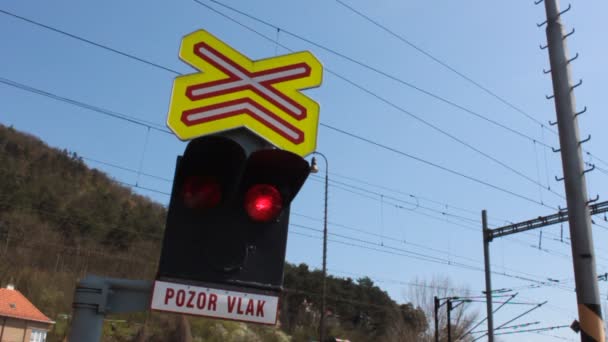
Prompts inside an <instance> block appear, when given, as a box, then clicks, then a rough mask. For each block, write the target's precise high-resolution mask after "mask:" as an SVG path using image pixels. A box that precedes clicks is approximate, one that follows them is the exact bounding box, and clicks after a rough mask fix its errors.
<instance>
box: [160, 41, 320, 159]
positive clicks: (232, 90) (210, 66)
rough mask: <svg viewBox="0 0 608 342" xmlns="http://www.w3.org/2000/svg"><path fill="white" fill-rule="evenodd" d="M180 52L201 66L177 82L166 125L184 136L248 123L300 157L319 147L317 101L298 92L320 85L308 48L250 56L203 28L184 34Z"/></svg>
mask: <svg viewBox="0 0 608 342" xmlns="http://www.w3.org/2000/svg"><path fill="white" fill-rule="evenodd" d="M179 56H180V58H181V59H182V60H183V61H185V62H186V63H188V64H190V65H191V66H193V67H194V68H196V69H198V70H200V71H201V72H199V73H195V74H190V75H184V76H178V77H177V78H176V79H175V82H174V84H173V93H172V95H171V104H170V107H169V115H168V118H167V125H168V126H169V127H170V128H171V129H172V130H173V132H174V133H175V134H176V135H177V136H178V137H179V138H180V139H182V140H189V139H193V138H196V137H199V136H202V135H207V134H212V133H217V132H222V131H226V130H230V129H234V128H238V127H246V128H248V129H249V130H251V131H253V132H254V133H256V134H258V135H259V136H261V137H262V138H264V139H266V140H267V141H269V142H270V143H272V144H273V145H275V146H277V147H279V148H282V149H285V150H289V151H292V152H294V153H297V154H299V155H301V156H305V155H307V154H309V153H311V152H313V151H314V150H315V148H316V141H317V126H318V123H319V105H318V104H317V103H316V102H314V101H313V100H311V99H310V98H308V97H307V96H305V95H304V94H302V93H301V92H300V91H299V90H302V89H307V88H312V87H318V86H319V85H320V84H321V79H322V72H323V69H322V66H321V63H319V61H318V60H317V59H316V58H315V57H314V56H313V55H312V54H311V53H310V52H307V51H305V52H297V53H293V54H288V55H283V56H277V57H273V58H267V59H261V60H257V61H252V60H250V59H249V58H247V57H246V56H244V55H242V54H241V53H239V52H238V51H236V50H234V49H233V48H231V47H230V46H228V45H227V44H225V43H224V42H222V41H221V40H219V39H217V38H216V37H214V36H213V35H211V34H210V33H208V32H206V31H203V30H200V31H196V32H193V33H191V34H189V35H187V36H186V37H184V39H183V41H182V46H181V48H180V54H179Z"/></svg>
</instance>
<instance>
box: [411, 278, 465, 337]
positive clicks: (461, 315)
mask: <svg viewBox="0 0 608 342" xmlns="http://www.w3.org/2000/svg"><path fill="white" fill-rule="evenodd" d="M469 295H470V291H469V290H468V289H467V288H466V287H455V286H454V285H453V284H452V282H451V281H450V279H449V278H447V277H433V278H432V279H430V280H420V279H416V280H415V281H414V283H412V284H411V285H410V287H409V288H408V290H407V292H406V295H405V296H406V300H407V301H411V302H412V303H413V304H414V305H416V306H417V307H419V308H420V309H422V310H423V311H424V314H425V316H426V319H427V323H428V324H427V327H428V328H427V330H426V332H425V334H424V335H423V336H421V337H420V341H421V342H433V341H435V297H437V298H440V299H441V300H440V302H441V303H442V304H443V303H445V302H446V299H447V298H454V297H458V298H461V299H463V298H466V297H468V296H469ZM457 303H460V301H458V300H455V301H454V306H455V308H454V309H453V310H452V311H451V313H450V316H451V317H450V321H451V335H452V341H456V338H457V337H460V336H461V335H462V334H463V333H465V332H466V331H468V329H469V328H470V327H471V326H472V325H473V322H474V321H475V319H476V317H477V312H470V310H469V304H470V303H468V302H462V304H460V305H458V306H456V304H457ZM438 321H439V324H438V325H439V329H438V331H439V341H441V342H443V341H447V305H446V304H443V305H442V306H441V307H440V308H439V310H438ZM459 341H463V342H465V341H471V336H470V335H469V336H466V337H463V338H461V339H460V340H459Z"/></svg>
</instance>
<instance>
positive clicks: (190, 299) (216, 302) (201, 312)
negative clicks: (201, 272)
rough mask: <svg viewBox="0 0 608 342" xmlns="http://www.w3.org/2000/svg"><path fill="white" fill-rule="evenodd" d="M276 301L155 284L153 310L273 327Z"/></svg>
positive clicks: (249, 294) (168, 283) (277, 300)
mask: <svg viewBox="0 0 608 342" xmlns="http://www.w3.org/2000/svg"><path fill="white" fill-rule="evenodd" d="M278 306H279V299H278V297H276V296H266V295H260V294H253V293H244V292H237V291H228V290H222V289H213V288H207V287H199V286H190V285H183V284H177V283H170V282H164V281H156V282H155V284H154V293H153V294H152V305H151V307H152V309H154V310H160V311H168V312H176V313H183V314H190V315H195V316H205V317H212V318H221V319H230V320H235V321H243V322H252V323H261V324H268V325H274V324H275V323H276V320H277V310H278Z"/></svg>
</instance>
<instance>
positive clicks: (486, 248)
mask: <svg viewBox="0 0 608 342" xmlns="http://www.w3.org/2000/svg"><path fill="white" fill-rule="evenodd" d="M481 224H482V234H483V262H484V270H485V276H486V312H487V319H488V342H494V313H493V312H492V275H491V273H490V238H489V230H488V216H487V213H486V211H485V210H482V211H481Z"/></svg>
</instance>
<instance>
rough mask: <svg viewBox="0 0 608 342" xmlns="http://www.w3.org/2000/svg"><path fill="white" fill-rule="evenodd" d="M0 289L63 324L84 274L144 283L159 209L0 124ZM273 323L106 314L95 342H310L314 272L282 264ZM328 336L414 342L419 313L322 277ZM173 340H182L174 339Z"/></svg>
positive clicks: (314, 322) (315, 306) (374, 291)
mask: <svg viewBox="0 0 608 342" xmlns="http://www.w3.org/2000/svg"><path fill="white" fill-rule="evenodd" d="M0 180H1V181H0V285H2V286H4V285H6V284H8V283H13V284H14V285H15V286H16V288H17V289H19V290H20V291H21V292H22V293H24V295H25V296H27V297H28V298H29V299H30V300H31V301H32V302H33V303H34V304H35V305H37V306H38V307H39V308H40V309H41V310H42V311H43V312H44V313H45V314H47V315H48V316H49V317H51V318H52V319H53V320H55V321H56V322H57V324H56V327H55V329H54V331H53V332H52V333H51V334H50V335H49V340H50V341H61V340H63V338H64V337H65V334H66V331H67V327H68V326H69V319H70V312H71V301H72V297H73V291H74V287H75V284H76V281H77V280H78V279H79V278H82V277H84V276H85V275H86V274H97V275H101V276H112V277H121V278H130V279H149V280H151V279H154V276H155V272H156V268H157V264H156V263H157V262H158V258H159V253H160V244H161V239H162V232H163V229H164V221H165V215H166V209H165V208H164V207H163V206H162V205H160V204H158V203H155V202H153V201H151V200H150V199H148V198H146V197H144V196H141V195H138V194H136V193H134V192H133V191H131V189H130V188H128V187H125V186H123V185H121V184H120V183H118V182H116V181H114V180H112V179H111V178H110V177H108V176H107V175H106V174H104V173H103V172H101V171H99V170H97V169H94V168H93V169H92V168H89V167H88V166H87V165H86V164H85V163H84V161H83V159H82V158H81V157H79V156H78V155H77V154H76V153H73V152H70V151H67V150H63V151H61V150H57V149H54V148H50V147H48V146H47V145H46V144H44V143H43V142H42V141H40V140H39V139H37V138H36V137H33V136H31V135H27V134H24V133H20V132H18V131H16V130H15V129H13V128H10V127H5V126H2V125H0ZM284 283H285V291H284V294H283V298H282V300H281V308H280V309H281V315H280V324H277V327H270V328H268V327H259V326H254V325H246V324H243V323H235V322H225V321H216V320H208V319H203V318H194V317H188V318H184V317H181V316H177V315H168V314H160V313H138V314H132V315H121V316H120V317H109V318H110V320H108V322H107V324H106V326H105V328H104V341H134V340H138V341H171V340H180V339H183V340H191V341H289V340H291V341H311V340H314V339H315V337H316V336H317V327H318V321H319V316H320V314H319V308H320V303H321V297H320V293H321V284H322V274H321V272H320V271H318V270H310V269H309V268H308V266H306V265H304V264H301V265H289V264H288V265H286V270H285V282H284ZM327 289H328V298H327V303H328V305H327V307H328V310H329V311H328V321H327V322H328V323H327V325H328V328H329V331H330V334H331V335H333V336H339V337H341V338H348V339H351V340H352V341H416V340H417V337H418V336H420V335H421V334H422V333H423V332H424V331H425V330H426V329H427V317H425V315H424V313H423V311H422V310H420V309H418V308H415V307H414V306H413V305H411V304H404V305H398V304H397V303H395V302H394V301H393V300H392V299H391V298H390V297H389V296H388V294H387V293H386V292H385V291H383V290H381V289H380V288H379V287H378V286H376V285H375V284H374V283H373V282H372V280H371V279H369V278H361V279H356V280H353V279H350V278H345V279H342V278H335V277H331V276H330V277H329V278H328V282H327ZM179 336H182V337H179Z"/></svg>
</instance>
